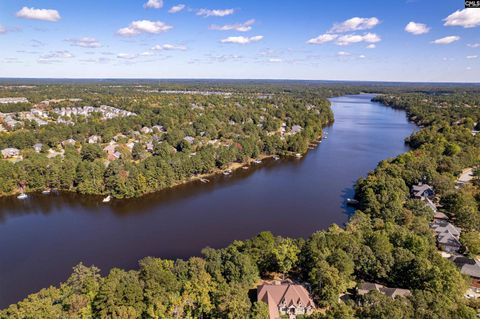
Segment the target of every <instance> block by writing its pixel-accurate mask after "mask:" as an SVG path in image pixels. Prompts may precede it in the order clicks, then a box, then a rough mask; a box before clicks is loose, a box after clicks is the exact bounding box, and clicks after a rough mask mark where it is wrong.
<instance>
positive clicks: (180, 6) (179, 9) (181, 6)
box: [168, 4, 187, 13]
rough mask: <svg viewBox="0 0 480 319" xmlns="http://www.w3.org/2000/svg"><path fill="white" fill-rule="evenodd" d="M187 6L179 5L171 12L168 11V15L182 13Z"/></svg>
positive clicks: (172, 8) (171, 9)
mask: <svg viewBox="0 0 480 319" xmlns="http://www.w3.org/2000/svg"><path fill="white" fill-rule="evenodd" d="M186 7H187V6H186V5H184V4H177V5H175V6H173V7H171V8H170V10H168V13H178V12H180V11H183V9H185V8H186Z"/></svg>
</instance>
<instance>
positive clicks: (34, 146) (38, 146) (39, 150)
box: [33, 143, 43, 153]
mask: <svg viewBox="0 0 480 319" xmlns="http://www.w3.org/2000/svg"><path fill="white" fill-rule="evenodd" d="M42 147H43V144H41V143H37V144H35V145H33V149H34V150H35V152H37V153H40V152H41V151H42Z"/></svg>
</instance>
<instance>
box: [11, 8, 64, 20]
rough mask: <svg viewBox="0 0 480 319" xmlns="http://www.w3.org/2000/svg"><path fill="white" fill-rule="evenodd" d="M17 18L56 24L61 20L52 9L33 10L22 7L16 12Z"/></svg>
mask: <svg viewBox="0 0 480 319" xmlns="http://www.w3.org/2000/svg"><path fill="white" fill-rule="evenodd" d="M17 17H19V18H24V19H32V20H43V21H50V22H56V21H58V20H60V19H61V17H60V14H59V13H58V11H57V10H52V9H35V8H28V7H23V8H22V9H20V11H18V12H17Z"/></svg>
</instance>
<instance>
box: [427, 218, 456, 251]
mask: <svg viewBox="0 0 480 319" xmlns="http://www.w3.org/2000/svg"><path fill="white" fill-rule="evenodd" d="M430 227H431V228H432V229H433V230H434V231H435V233H436V234H437V243H438V246H439V247H440V249H441V250H443V251H445V252H447V253H452V252H458V251H459V250H460V248H461V247H462V244H461V243H460V233H461V230H460V229H459V228H457V227H455V226H454V225H453V224H451V223H449V222H448V221H445V220H438V221H434V222H433V223H432V224H431V225H430Z"/></svg>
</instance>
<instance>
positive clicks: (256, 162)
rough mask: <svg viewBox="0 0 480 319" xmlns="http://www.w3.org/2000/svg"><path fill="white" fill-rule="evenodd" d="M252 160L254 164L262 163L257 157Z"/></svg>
mask: <svg viewBox="0 0 480 319" xmlns="http://www.w3.org/2000/svg"><path fill="white" fill-rule="evenodd" d="M253 162H254V163H255V164H262V161H261V160H259V159H256V160H254V161H253Z"/></svg>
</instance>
